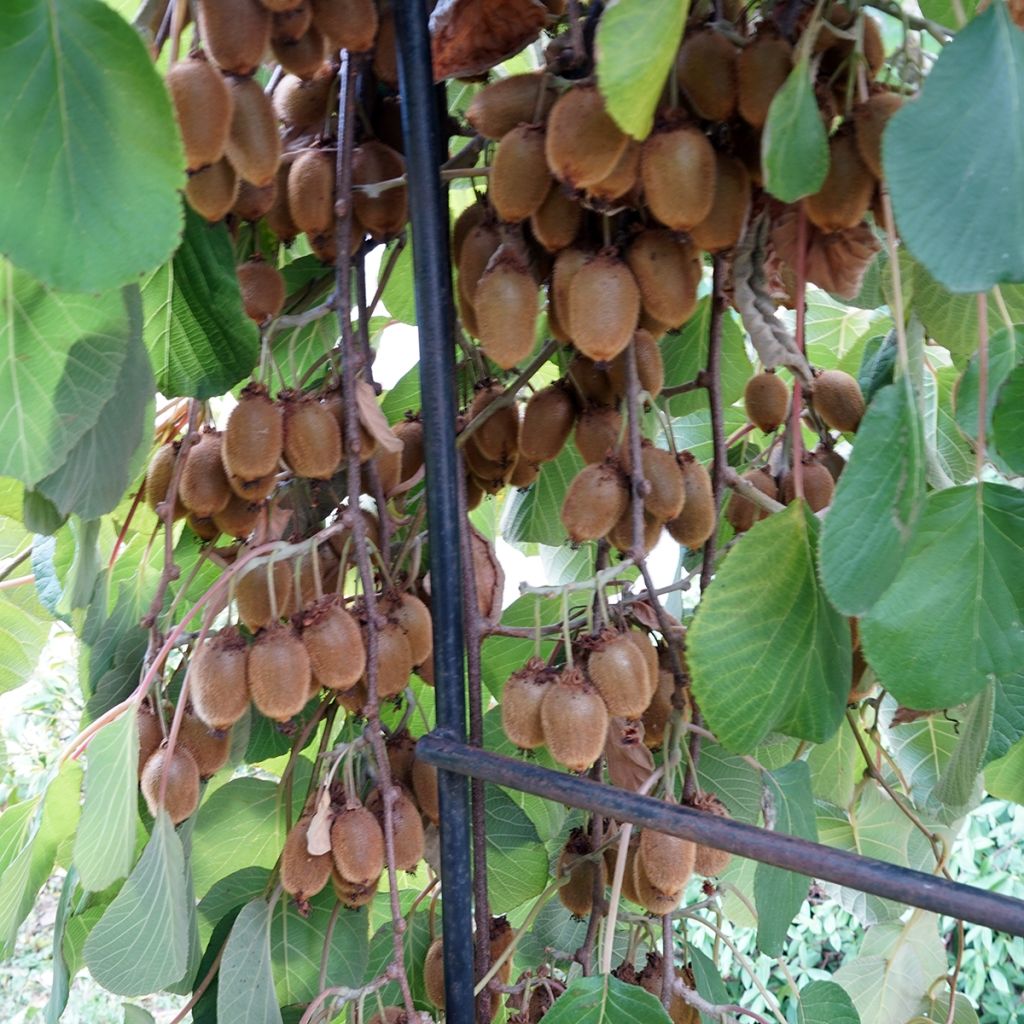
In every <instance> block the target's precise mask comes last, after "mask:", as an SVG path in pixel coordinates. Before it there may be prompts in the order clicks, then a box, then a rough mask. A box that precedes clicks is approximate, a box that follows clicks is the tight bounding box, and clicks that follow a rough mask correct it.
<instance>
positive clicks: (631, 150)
mask: <svg viewBox="0 0 1024 1024" xmlns="http://www.w3.org/2000/svg"><path fill="white" fill-rule="evenodd" d="M639 177H640V144H639V143H638V142H636V141H635V140H634V139H630V140H629V142H628V143H627V144H626V148H625V149H624V150H623V151H622V156H620V157H619V159H618V160H617V161H616V163H615V166H614V167H613V168H612V169H611V173H610V174H608V176H607V177H604V178H602V179H601V180H600V181H598V182H595V183H594V184H593V185H591V186H590V187H589V188H588V189H587V190H586V193H587V199H588V200H589V201H590V203H591V204H593V205H596V206H597V207H598V208H601V207H603V206H610V205H612V204H613V203H616V202H622V201H624V200H625V199H626V197H627V196H628V195H629V194H630V193H631V192H632V191H633V189H634V188H636V183H637V180H638V179H639Z"/></svg>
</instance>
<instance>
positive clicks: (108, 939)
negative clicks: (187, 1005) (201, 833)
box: [85, 810, 189, 996]
mask: <svg viewBox="0 0 1024 1024" xmlns="http://www.w3.org/2000/svg"><path fill="white" fill-rule="evenodd" d="M185 901H186V891H185V856H184V853H183V852H182V849H181V840H180V839H179V838H178V835H177V833H176V832H175V831H174V826H173V825H172V824H171V819H170V818H169V817H168V816H167V812H166V811H163V810H161V811H160V813H159V814H158V815H157V818H156V821H155V822H154V823H153V833H152V835H151V836H150V839H149V842H148V843H147V844H146V849H145V850H143V852H142V856H141V857H140V858H139V862H138V864H136V865H135V869H134V870H133V871H132V873H131V874H130V875H129V876H128V880H127V881H126V882H125V883H124V886H123V887H122V889H121V891H120V892H119V893H118V894H117V896H116V897H115V898H114V902H113V903H111V904H110V906H109V907H107V909H106V912H105V913H104V914H103V917H101V918H100V920H99V923H98V924H97V925H96V927H95V928H93V930H92V931H91V932H90V933H89V938H88V939H86V942H85V962H86V964H87V965H88V967H89V970H90V971H91V972H92V976H93V977H94V978H95V979H96V980H97V981H98V982H99V983H100V984H101V985H102V986H103V987H104V988H105V989H107V990H108V991H110V992H113V993H115V994H116V995H120V996H141V995H146V994H148V993H150V992H156V991H158V990H159V989H162V988H165V987H166V986H167V985H173V984H174V983H175V982H176V981H178V980H180V979H181V976H182V975H183V974H184V973H185V967H186V965H187V963H188V940H189V929H188V912H187V909H186V903H185Z"/></svg>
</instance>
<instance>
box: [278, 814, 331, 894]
mask: <svg viewBox="0 0 1024 1024" xmlns="http://www.w3.org/2000/svg"><path fill="white" fill-rule="evenodd" d="M312 820H313V816H312V815H311V814H304V815H303V816H302V817H301V818H299V820H298V821H297V822H296V823H295V824H294V825H292V830H291V831H290V832H289V833H288V837H287V838H286V839H285V841H284V849H283V850H282V851H281V885H282V887H283V888H284V891H285V892H286V893H288V895H289V896H294V897H295V898H296V899H297V900H299V902H304V901H306V900H308V899H309V898H310V897H311V896H315V895H316V894H317V893H318V892H320V891H321V890H322V889H323V888H324V886H325V885H327V883H328V881H329V880H330V877H331V855H330V854H329V853H318V854H313V853H310V852H309V840H308V837H309V824H310V822H311V821H312Z"/></svg>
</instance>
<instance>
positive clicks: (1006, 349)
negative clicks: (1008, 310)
mask: <svg viewBox="0 0 1024 1024" xmlns="http://www.w3.org/2000/svg"><path fill="white" fill-rule="evenodd" d="M1022 360H1024V327H1014V329H1013V330H1012V331H1011V330H1010V329H1009V328H1006V327H1001V328H1000V329H999V330H998V331H994V332H993V333H992V335H991V337H990V338H989V339H988V372H987V375H986V382H985V390H986V392H987V395H986V399H987V401H986V405H987V412H986V417H985V419H986V424H987V427H986V429H987V430H991V429H992V410H993V409H995V406H996V398H997V395H998V393H999V389H1000V387H1002V385H1003V381H1005V380H1006V378H1007V377H1008V376H1009V375H1010V372H1011V371H1012V370H1013V368H1014V367H1015V366H1016V365H1017V364H1018V363H1020V362H1021V361H1022ZM980 370H981V367H980V364H979V361H978V354H977V353H975V354H974V355H973V356H971V360H970V362H969V363H968V364H967V369H965V370H964V372H963V376H962V377H961V378H960V379H959V380H958V381H957V385H956V392H955V394H954V400H955V405H956V422H957V426H958V427H959V428H960V429H961V430H962V431H963V432H964V433H965V434H966V435H967V436H968V437H969V438H971V439H972V440H973V439H975V438H977V436H978V406H979V404H980V403H979V397H980V396H979V393H978V392H979V386H980V383H981V372H980Z"/></svg>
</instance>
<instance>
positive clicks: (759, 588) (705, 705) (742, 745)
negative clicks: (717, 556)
mask: <svg viewBox="0 0 1024 1024" xmlns="http://www.w3.org/2000/svg"><path fill="white" fill-rule="evenodd" d="M817 536H818V523H817V520H816V519H815V518H814V516H813V515H812V514H811V513H810V512H809V511H808V510H807V506H806V505H805V504H803V503H802V502H794V503H793V504H792V505H790V506H789V507H788V508H787V509H786V510H785V511H784V512H779V513H778V514H776V515H773V516H770V517H769V518H768V519H765V520H763V521H762V522H760V523H758V524H757V525H756V526H755V527H754V528H753V529H752V530H750V532H749V533H748V534H747V535H746V536H745V537H744V538H743V539H742V540H741V541H740V542H739V544H737V546H736V548H735V549H734V551H733V552H732V553H730V555H729V557H728V558H726V560H725V563H724V565H723V566H722V567H721V569H720V570H719V571H718V573H717V575H716V576H715V581H714V583H713V584H712V586H711V587H710V588H709V589H708V591H707V593H706V594H705V596H704V599H703V600H702V601H701V603H700V605H699V606H698V608H697V614H696V616H695V618H694V621H693V625H692V626H691V627H690V633H689V637H688V641H687V660H688V661H689V665H690V672H691V675H692V679H693V691H694V696H695V697H696V698H697V700H698V702H699V703H700V706H701V709H702V710H703V712H704V714H705V717H706V718H707V720H708V725H709V727H710V728H711V729H712V731H713V732H714V733H715V734H716V735H717V736H718V738H719V740H720V741H721V742H722V744H723V745H724V746H726V747H728V748H729V749H730V750H733V751H735V752H737V753H747V752H749V751H750V750H751V749H753V747H755V746H756V745H757V744H758V742H760V741H761V740H762V739H764V737H765V736H767V735H768V733H769V732H771V731H773V730H775V731H778V732H783V733H785V734H786V735H787V736H795V737H798V738H800V739H807V740H812V741H813V742H815V743H821V742H824V741H825V740H826V739H828V737H829V736H831V735H832V733H833V732H834V731H835V729H836V726H837V725H838V724H839V722H840V721H841V719H842V717H843V709H844V708H845V706H846V696H847V694H848V692H849V688H850V665H851V660H850V659H851V649H850V629H849V626H848V625H847V623H846V620H845V619H844V618H843V617H842V616H841V615H839V614H838V612H836V611H835V610H834V609H833V608H832V606H831V605H830V604H829V603H828V601H827V600H826V598H825V594H824V592H823V591H822V589H821V586H820V584H819V582H818V577H817V573H816V571H815V546H816V542H817ZM737 552H739V554H738V555H737Z"/></svg>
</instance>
